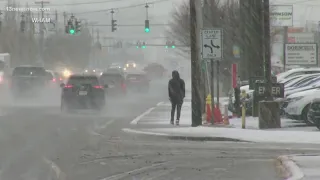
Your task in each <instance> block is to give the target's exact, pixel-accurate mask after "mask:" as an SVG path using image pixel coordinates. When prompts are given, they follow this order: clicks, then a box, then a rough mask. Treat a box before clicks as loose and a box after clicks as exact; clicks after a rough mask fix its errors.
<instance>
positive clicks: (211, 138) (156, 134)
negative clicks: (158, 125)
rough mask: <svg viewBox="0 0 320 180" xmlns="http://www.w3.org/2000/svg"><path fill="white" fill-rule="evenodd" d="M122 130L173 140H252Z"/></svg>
mask: <svg viewBox="0 0 320 180" xmlns="http://www.w3.org/2000/svg"><path fill="white" fill-rule="evenodd" d="M122 131H123V132H126V133H134V134H143V135H151V136H162V137H167V138H169V139H171V140H186V141H230V142H250V141H244V140H240V139H233V138H225V137H210V136H187V135H186V136H184V135H175V134H166V133H157V132H150V131H141V130H135V129H129V128H123V129H122Z"/></svg>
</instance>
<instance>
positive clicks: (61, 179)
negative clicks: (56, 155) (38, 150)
mask: <svg viewBox="0 0 320 180" xmlns="http://www.w3.org/2000/svg"><path fill="white" fill-rule="evenodd" d="M43 160H44V162H45V163H47V164H49V165H50V168H51V169H52V170H53V172H54V173H55V175H56V177H57V179H58V180H65V179H66V175H65V173H64V172H62V171H61V169H60V168H59V167H58V166H57V165H56V164H55V163H54V162H53V161H50V160H49V159H47V158H45V157H44V158H43Z"/></svg>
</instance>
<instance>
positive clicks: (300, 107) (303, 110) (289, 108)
mask: <svg viewBox="0 0 320 180" xmlns="http://www.w3.org/2000/svg"><path fill="white" fill-rule="evenodd" d="M317 97H320V89H319V88H318V89H311V90H307V91H302V92H298V93H294V94H291V95H290V96H288V97H287V98H286V102H285V103H286V107H285V108H284V111H285V113H286V114H287V115H289V117H290V118H293V119H298V120H304V121H305V122H306V123H307V124H310V123H309V122H308V118H307V114H308V110H309V105H310V103H311V102H312V101H313V99H314V98H317Z"/></svg>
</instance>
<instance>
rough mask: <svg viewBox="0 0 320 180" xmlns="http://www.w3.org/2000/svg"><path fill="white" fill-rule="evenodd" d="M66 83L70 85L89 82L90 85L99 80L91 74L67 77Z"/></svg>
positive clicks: (95, 83) (96, 83)
mask: <svg viewBox="0 0 320 180" xmlns="http://www.w3.org/2000/svg"><path fill="white" fill-rule="evenodd" d="M67 84H72V85H76V86H78V85H83V84H90V85H92V86H96V85H99V81H98V78H97V77H93V76H72V77H70V78H69V80H68V83H67Z"/></svg>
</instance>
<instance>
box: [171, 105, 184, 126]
mask: <svg viewBox="0 0 320 180" xmlns="http://www.w3.org/2000/svg"><path fill="white" fill-rule="evenodd" d="M182 103H183V102H182V101H171V122H173V121H174V114H175V111H176V109H177V121H179V120H180V113H181V107H182Z"/></svg>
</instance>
